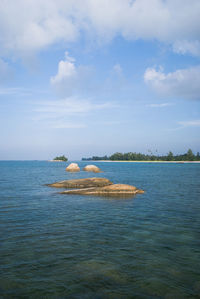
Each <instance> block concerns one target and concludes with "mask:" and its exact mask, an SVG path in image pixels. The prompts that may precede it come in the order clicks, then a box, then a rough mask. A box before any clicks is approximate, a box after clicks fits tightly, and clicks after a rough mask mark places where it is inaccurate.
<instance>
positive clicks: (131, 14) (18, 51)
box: [0, 0, 200, 57]
mask: <svg viewBox="0 0 200 299" xmlns="http://www.w3.org/2000/svg"><path fill="white" fill-rule="evenodd" d="M199 15H200V1H199V0H190V1H188V0H165V1H164V0H134V1H130V0H109V1H108V0H76V1H74V0H67V1H66V0H58V1H54V0H43V1H40V0H29V1H27V0H18V1H17V5H16V1H15V0H9V1H3V0H2V1H1V2H0V45H1V46H0V52H2V53H4V55H7V54H8V53H12V55H21V57H23V56H24V55H26V54H27V52H37V51H40V50H41V49H45V48H46V47H48V46H50V45H52V44H55V43H59V42H62V41H64V42H65V43H68V42H73V41H75V40H77V38H78V37H79V36H80V34H82V33H86V34H87V33H89V36H92V38H93V39H99V38H100V39H101V41H108V40H110V39H112V38H114V37H115V36H117V35H121V36H123V37H124V38H127V39H138V38H139V39H140V38H141V39H147V40H149V39H152V40H155V39H156V40H159V41H161V42H164V43H169V44H172V45H173V48H174V50H175V51H176V52H178V53H186V52H190V53H191V54H194V55H198V54H199V50H197V49H196V48H198V49H199V45H198V44H199V36H200V21H199Z"/></svg>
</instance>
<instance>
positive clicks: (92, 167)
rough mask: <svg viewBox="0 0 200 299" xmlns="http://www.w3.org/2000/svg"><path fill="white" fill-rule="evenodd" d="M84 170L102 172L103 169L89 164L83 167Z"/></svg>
mask: <svg viewBox="0 0 200 299" xmlns="http://www.w3.org/2000/svg"><path fill="white" fill-rule="evenodd" d="M83 170H84V171H91V172H101V169H100V168H99V167H97V166H95V165H87V166H85V167H84V168H83Z"/></svg>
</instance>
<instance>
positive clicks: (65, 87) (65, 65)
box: [50, 52, 92, 96]
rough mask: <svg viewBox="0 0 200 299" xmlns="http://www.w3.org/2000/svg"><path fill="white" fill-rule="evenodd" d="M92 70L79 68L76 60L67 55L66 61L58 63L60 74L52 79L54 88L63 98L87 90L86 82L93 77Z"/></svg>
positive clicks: (83, 67)
mask: <svg viewBox="0 0 200 299" xmlns="http://www.w3.org/2000/svg"><path fill="white" fill-rule="evenodd" d="M91 73H92V69H91V67H89V66H77V65H76V64H75V59H74V58H73V57H70V56H69V54H68V52H66V53H65V60H61V61H60V62H59V63H58V72H57V74H56V75H55V76H53V77H51V78H50V82H51V84H52V86H54V87H55V88H56V90H57V91H58V93H59V94H61V95H62V96H71V94H73V92H74V91H75V92H76V93H77V92H79V91H81V92H82V91H83V90H85V89H87V87H88V86H86V85H87V84H86V82H87V81H88V79H89V78H90V77H91Z"/></svg>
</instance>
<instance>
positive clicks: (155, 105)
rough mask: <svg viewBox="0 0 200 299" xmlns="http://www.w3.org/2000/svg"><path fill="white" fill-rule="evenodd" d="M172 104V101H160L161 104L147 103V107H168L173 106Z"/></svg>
mask: <svg viewBox="0 0 200 299" xmlns="http://www.w3.org/2000/svg"><path fill="white" fill-rule="evenodd" d="M173 105H174V104H172V103H161V104H149V105H147V107H152V108H163V107H169V106H173Z"/></svg>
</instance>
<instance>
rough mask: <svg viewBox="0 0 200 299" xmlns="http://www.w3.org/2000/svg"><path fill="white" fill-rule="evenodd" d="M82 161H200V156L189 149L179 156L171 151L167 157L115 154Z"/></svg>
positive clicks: (133, 153) (150, 154) (131, 153)
mask: <svg viewBox="0 0 200 299" xmlns="http://www.w3.org/2000/svg"><path fill="white" fill-rule="evenodd" d="M82 161H166V162H167V161H180V162H181V161H200V154H199V152H197V154H196V155H195V154H194V153H193V152H192V150H191V149H189V150H188V151H187V153H185V154H180V155H174V154H173V153H172V152H171V151H169V153H168V154H167V155H157V154H156V155H155V154H153V153H151V152H150V153H149V154H147V155H145V154H141V153H135V152H129V153H119V152H117V153H115V154H112V155H111V156H107V155H106V156H103V157H98V156H93V157H91V158H82Z"/></svg>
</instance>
